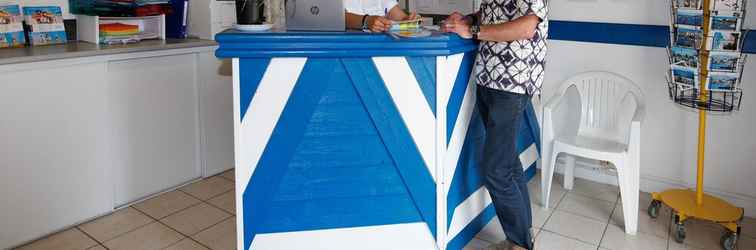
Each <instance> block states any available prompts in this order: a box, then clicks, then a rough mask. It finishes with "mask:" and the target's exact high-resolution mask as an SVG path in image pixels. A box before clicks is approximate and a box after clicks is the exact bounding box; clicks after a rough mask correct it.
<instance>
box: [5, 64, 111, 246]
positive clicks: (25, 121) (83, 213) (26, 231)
mask: <svg viewBox="0 0 756 250" xmlns="http://www.w3.org/2000/svg"><path fill="white" fill-rule="evenodd" d="M11 67H13V65H11ZM106 68H107V65H106V64H105V63H93V64H79V65H75V66H50V65H47V66H39V67H35V68H34V69H33V70H21V71H19V70H7V69H6V68H5V67H3V66H0V171H1V172H2V173H0V249H5V248H8V247H11V246H15V245H18V244H21V243H23V242H25V241H29V240H32V239H35V238H37V237H41V236H43V235H45V234H49V233H52V232H53V231H57V230H60V229H61V228H65V227H68V226H71V225H74V224H76V223H79V222H82V221H84V220H87V219H90V218H92V217H95V216H97V215H101V214H104V213H107V212H110V211H111V210H112V209H113V188H112V187H113V186H112V183H111V182H110V180H109V177H108V176H109V174H108V169H109V167H110V164H111V162H112V161H111V158H110V150H109V144H108V141H107V137H108V135H109V131H108V121H107V117H106V116H107V110H106V94H107V92H106V86H105V84H104V82H105V70H106Z"/></svg>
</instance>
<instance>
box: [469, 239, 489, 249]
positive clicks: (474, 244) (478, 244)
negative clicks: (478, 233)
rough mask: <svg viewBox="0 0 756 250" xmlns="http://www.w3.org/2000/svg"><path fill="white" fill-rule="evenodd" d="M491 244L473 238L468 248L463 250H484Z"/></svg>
mask: <svg viewBox="0 0 756 250" xmlns="http://www.w3.org/2000/svg"><path fill="white" fill-rule="evenodd" d="M490 244H491V243H490V242H487V241H483V240H481V239H477V238H473V239H472V240H471V241H470V243H467V246H465V247H464V248H462V249H463V250H482V249H485V248H486V247H488V245H490Z"/></svg>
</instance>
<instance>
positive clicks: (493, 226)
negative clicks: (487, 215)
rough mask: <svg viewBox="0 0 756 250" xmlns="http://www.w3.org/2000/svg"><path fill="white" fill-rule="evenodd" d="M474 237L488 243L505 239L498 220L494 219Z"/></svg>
mask: <svg viewBox="0 0 756 250" xmlns="http://www.w3.org/2000/svg"><path fill="white" fill-rule="evenodd" d="M475 237H477V238H479V239H481V240H485V241H488V242H499V241H503V240H506V239H507V236H506V235H504V230H502V229H501V223H499V219H498V218H496V217H494V218H493V219H492V220H491V221H490V222H488V224H486V226H485V227H483V229H481V230H480V232H479V233H478V235H476V236H475Z"/></svg>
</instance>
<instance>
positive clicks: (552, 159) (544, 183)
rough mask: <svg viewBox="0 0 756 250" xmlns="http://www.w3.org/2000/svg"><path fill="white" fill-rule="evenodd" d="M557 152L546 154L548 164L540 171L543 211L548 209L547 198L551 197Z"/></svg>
mask: <svg viewBox="0 0 756 250" xmlns="http://www.w3.org/2000/svg"><path fill="white" fill-rule="evenodd" d="M557 154H558V153H557V152H553V153H551V154H548V157H549V158H548V162H546V165H544V166H543V168H542V169H541V205H542V206H543V207H542V208H543V209H544V210H548V209H549V197H550V196H551V182H552V180H553V179H554V168H555V167H556V158H557Z"/></svg>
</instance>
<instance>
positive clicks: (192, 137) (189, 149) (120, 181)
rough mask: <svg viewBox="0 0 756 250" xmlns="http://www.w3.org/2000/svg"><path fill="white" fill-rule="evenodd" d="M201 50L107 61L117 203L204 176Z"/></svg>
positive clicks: (127, 201)
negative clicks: (198, 57)
mask: <svg viewBox="0 0 756 250" xmlns="http://www.w3.org/2000/svg"><path fill="white" fill-rule="evenodd" d="M196 65H197V64H196V55H195V54H185V55H176V56H163V57H152V58H142V59H133V60H125V61H115V62H111V63H109V65H108V78H109V82H108V84H109V93H110V95H109V97H110V111H111V112H110V114H111V116H112V120H113V121H114V125H113V136H114V143H113V144H114V145H113V150H114V153H115V155H116V159H114V162H113V164H114V175H113V178H114V182H115V205H116V206H120V205H124V204H126V203H129V202H133V201H135V200H138V199H140V198H143V197H145V196H148V195H151V194H154V193H156V192H159V191H162V190H165V189H168V188H171V187H174V186H177V185H180V184H182V183H185V182H187V181H190V180H192V179H195V178H197V177H199V176H200V175H201V164H200V160H199V159H200V154H199V149H200V140H199V138H200V136H199V104H198V102H199V101H198V100H199V98H198V85H197V81H196V79H197V76H196V71H197V67H196Z"/></svg>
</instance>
